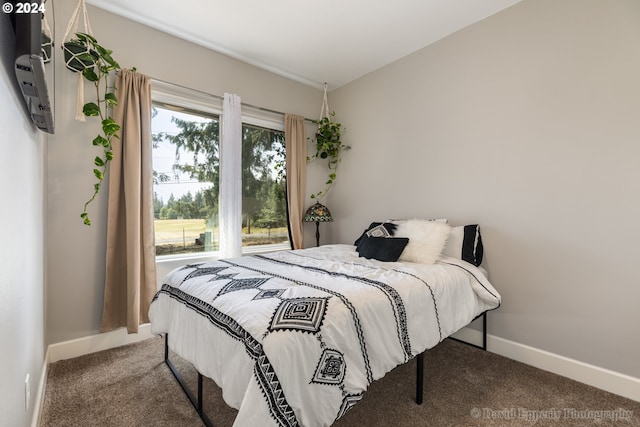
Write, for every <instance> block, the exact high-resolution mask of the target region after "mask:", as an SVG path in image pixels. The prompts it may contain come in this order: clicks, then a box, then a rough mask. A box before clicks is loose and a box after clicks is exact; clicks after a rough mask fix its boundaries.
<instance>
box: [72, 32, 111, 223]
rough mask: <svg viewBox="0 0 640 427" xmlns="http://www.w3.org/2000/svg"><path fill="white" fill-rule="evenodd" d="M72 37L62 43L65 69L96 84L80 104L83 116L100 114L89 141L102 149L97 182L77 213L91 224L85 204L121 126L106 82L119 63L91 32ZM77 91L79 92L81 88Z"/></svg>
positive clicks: (100, 178)
mask: <svg viewBox="0 0 640 427" xmlns="http://www.w3.org/2000/svg"><path fill="white" fill-rule="evenodd" d="M75 36H76V38H74V39H71V40H69V41H67V42H65V43H64V45H63V50H64V59H65V63H66V64H67V68H68V69H70V70H71V71H75V72H78V73H81V77H82V78H84V80H87V81H89V82H91V83H92V84H93V85H94V87H95V102H94V101H92V102H87V103H85V104H84V105H83V106H82V119H84V116H86V117H100V120H101V123H102V132H101V133H100V134H98V135H97V136H96V137H95V138H94V139H93V141H92V143H93V145H94V146H96V147H101V148H102V155H98V156H96V157H95V158H94V160H93V165H94V166H95V168H94V169H93V174H94V176H95V178H96V179H97V182H96V183H95V184H94V185H93V195H92V196H91V197H90V198H89V199H88V200H87V201H86V203H85V204H84V209H83V211H82V214H80V217H81V218H82V220H83V222H84V223H85V224H86V225H91V220H90V219H89V214H88V213H87V207H88V206H89V204H90V203H91V202H93V201H94V200H95V198H96V196H97V195H98V193H99V192H100V187H101V185H102V181H103V179H104V175H105V173H106V171H107V166H108V164H109V162H110V161H111V160H112V159H113V151H112V147H111V139H112V138H114V137H116V138H117V136H116V135H115V134H116V132H117V131H118V130H120V125H118V123H116V122H115V120H113V118H112V117H111V116H110V115H109V111H110V109H111V107H113V106H114V105H116V104H117V103H118V99H117V98H116V95H115V93H114V91H115V87H114V86H110V85H109V82H108V79H109V74H110V73H111V72H112V71H115V70H117V69H118V68H120V65H119V64H118V63H117V62H116V61H115V60H114V59H113V58H112V57H111V53H112V51H111V50H108V49H105V48H104V47H102V46H101V45H100V44H99V43H98V41H97V40H96V39H95V37H93V36H92V35H90V34H86V33H76V34H75ZM82 78H81V80H82ZM81 83H82V82H81ZM80 93H81V94H82V91H80ZM80 96H81V95H79V97H80ZM82 98H84V97H83V96H82ZM79 99H81V98H79ZM82 102H84V100H82Z"/></svg>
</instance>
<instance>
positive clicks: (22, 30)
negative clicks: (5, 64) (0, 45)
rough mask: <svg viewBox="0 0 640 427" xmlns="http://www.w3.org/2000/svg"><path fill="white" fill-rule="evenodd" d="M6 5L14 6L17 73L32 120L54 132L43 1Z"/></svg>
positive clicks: (13, 20)
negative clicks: (45, 63)
mask: <svg viewBox="0 0 640 427" xmlns="http://www.w3.org/2000/svg"><path fill="white" fill-rule="evenodd" d="M7 3H10V4H12V5H13V9H12V12H11V13H12V17H11V18H12V22H13V27H14V30H15V35H16V59H15V73H16V79H17V80H18V85H19V86H20V91H21V92H22V95H23V97H24V101H25V103H26V104H27V109H28V111H29V114H30V116H31V120H33V122H34V123H35V125H36V126H37V127H38V128H39V129H41V130H43V131H44V132H48V133H53V132H54V120H53V111H52V108H51V102H50V101H49V91H48V89H47V81H46V73H45V69H44V60H43V57H42V15H43V11H44V4H43V0H40V1H37V2H31V3H25V2H18V1H14V2H7ZM5 4H6V3H5ZM27 5H28V6H27ZM6 7H8V6H5V8H6ZM5 10H6V9H5Z"/></svg>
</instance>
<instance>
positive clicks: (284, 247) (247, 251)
mask: <svg viewBox="0 0 640 427" xmlns="http://www.w3.org/2000/svg"><path fill="white" fill-rule="evenodd" d="M288 250H291V245H290V244H289V243H288V242H287V243H277V244H273V245H256V246H243V247H242V255H243V256H245V255H257V254H266V253H269V252H278V251H288ZM216 259H220V252H218V251H212V252H196V253H191V254H176V255H159V256H156V264H162V263H169V262H177V261H184V262H187V263H189V262H205V261H213V260H216Z"/></svg>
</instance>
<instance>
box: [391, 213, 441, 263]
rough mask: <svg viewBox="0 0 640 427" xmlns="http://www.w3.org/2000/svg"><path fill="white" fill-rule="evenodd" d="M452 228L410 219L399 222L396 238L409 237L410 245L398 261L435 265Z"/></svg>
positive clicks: (438, 223) (437, 223)
mask: <svg viewBox="0 0 640 427" xmlns="http://www.w3.org/2000/svg"><path fill="white" fill-rule="evenodd" d="M450 233H451V226H450V225H449V224H445V223H442V222H436V221H428V220H422V219H409V220H406V221H401V222H398V228H397V229H396V231H395V233H394V237H408V238H409V243H408V244H407V246H406V247H405V248H404V250H403V251H402V254H401V255H400V258H398V261H408V262H419V263H421V264H434V263H435V262H436V261H437V260H438V258H439V257H440V253H441V252H442V250H443V249H444V246H445V244H446V243H447V239H448V238H449V234H450Z"/></svg>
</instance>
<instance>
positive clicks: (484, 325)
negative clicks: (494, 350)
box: [482, 311, 487, 351]
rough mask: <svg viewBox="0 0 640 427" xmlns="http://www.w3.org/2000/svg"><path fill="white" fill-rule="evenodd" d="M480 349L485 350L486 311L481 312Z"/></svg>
mask: <svg viewBox="0 0 640 427" xmlns="http://www.w3.org/2000/svg"><path fill="white" fill-rule="evenodd" d="M482 349H483V350H484V351H487V312H486V311H485V312H484V313H482Z"/></svg>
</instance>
